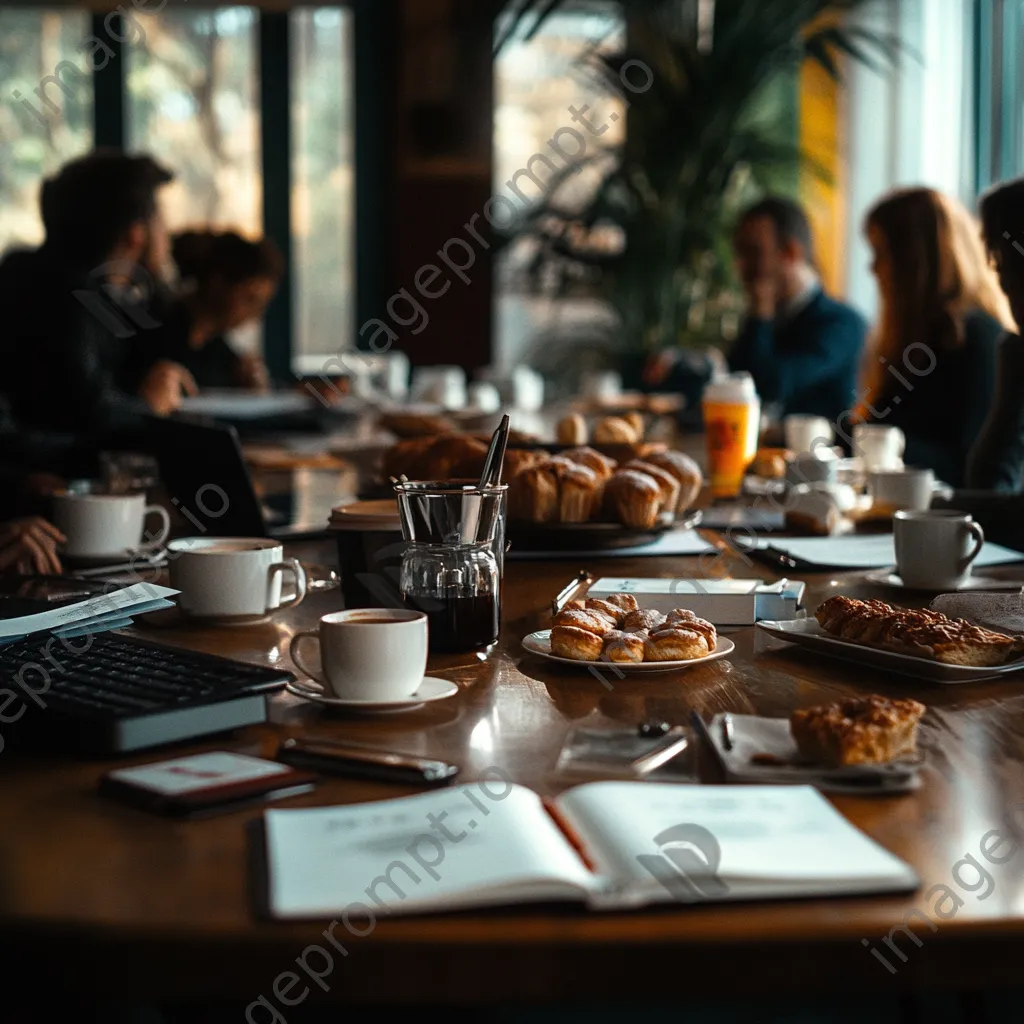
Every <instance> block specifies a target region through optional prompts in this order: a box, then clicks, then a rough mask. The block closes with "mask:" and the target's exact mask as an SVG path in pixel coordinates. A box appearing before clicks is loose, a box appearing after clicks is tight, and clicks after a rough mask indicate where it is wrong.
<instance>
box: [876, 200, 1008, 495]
mask: <svg viewBox="0 0 1024 1024" xmlns="http://www.w3.org/2000/svg"><path fill="white" fill-rule="evenodd" d="M864 230H865V234H866V236H867V239H868V242H869V243H870V245H871V249H872V252H873V255H874V262H873V263H872V271H873V273H874V275H875V278H876V279H877V282H878V291H879V297H880V300H881V301H880V316H879V322H878V326H877V329H876V332H875V334H874V337H873V339H872V345H871V350H870V353H869V359H868V370H867V374H866V378H865V390H864V392H863V393H864V400H863V403H862V404H861V406H860V408H859V409H858V413H857V418H858V419H860V420H862V421H864V422H870V423H884V424H886V425H891V426H895V427H899V428H900V429H901V430H902V431H903V433H904V434H905V435H906V440H907V443H906V451H905V452H904V461H905V462H906V464H907V465H910V466H916V467H922V468H930V469H933V470H934V471H935V473H936V475H937V476H938V477H939V479H940V480H944V481H945V482H947V483H949V484H952V485H953V486H954V487H959V486H962V485H963V483H964V481H965V479H966V476H967V460H968V454H969V452H970V450H971V446H972V445H973V443H974V441H975V439H976V438H977V437H978V434H979V432H980V431H981V428H982V425H983V423H984V422H985V418H986V416H987V415H988V412H989V410H990V408H991V406H992V401H993V395H994V392H995V378H996V348H997V344H998V341H999V338H1000V336H1001V335H1002V334H1003V332H1004V331H1005V330H1006V329H1007V328H1009V327H1010V326H1011V325H1012V323H1013V321H1012V318H1011V316H1010V308H1009V305H1008V303H1007V301H1006V297H1005V296H1004V295H1003V293H1002V292H1001V291H1000V289H999V281H998V278H997V277H996V274H995V272H994V271H993V269H992V267H991V265H990V263H989V260H988V258H987V255H986V252H985V248H984V246H983V244H982V239H981V232H980V229H979V226H978V224H977V223H976V222H975V221H974V219H973V218H972V217H971V215H970V214H969V213H968V212H967V210H966V209H964V207H963V206H962V205H961V204H960V203H959V202H957V201H956V200H955V199H952V198H950V197H949V196H945V195H942V194H941V193H939V192H936V191H935V190H933V189H929V188H910V189H902V190H899V191H896V192H893V193H891V194H890V195H888V196H886V197H884V198H883V199H882V200H881V201H880V202H878V203H877V204H876V205H875V206H874V207H873V208H872V209H871V210H870V211H869V212H868V215H867V217H866V219H865V226H864Z"/></svg>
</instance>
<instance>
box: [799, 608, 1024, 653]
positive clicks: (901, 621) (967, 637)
mask: <svg viewBox="0 0 1024 1024" xmlns="http://www.w3.org/2000/svg"><path fill="white" fill-rule="evenodd" d="M814 614H815V618H816V619H817V620H818V624H819V625H820V626H821V627H822V628H823V629H824V630H825V631H826V632H828V633H831V634H832V635H833V636H837V637H839V638H840V639H842V640H851V641H853V642H856V643H864V644H868V645H870V646H875V647H882V648H884V649H885V650H889V651H895V652H896V653H898V654H909V655H912V656H915V657H918V658H932V659H934V660H935V661H940V662H943V663H944V664H946V665H961V666H968V667H974V668H992V667H994V666H997V665H1004V664H1006V662H1008V661H1010V660H1012V659H1013V658H1016V657H1018V656H1020V655H1021V654H1022V653H1024V637H1021V636H1009V635H1007V634H1006V633H997V632H995V631H994V630H991V629H985V628H984V627H983V626H976V625H974V624H973V623H971V622H968V621H967V620H966V619H951V618H950V617H949V616H948V615H943V613H942V612H936V611H931V610H929V609H911V608H897V607H894V606H893V605H890V604H886V603H885V602H884V601H859V600H857V599H856V598H852V597H843V596H841V595H837V596H836V597H830V598H829V599H828V600H827V601H825V602H823V603H822V604H821V605H820V606H819V607H818V610H817V611H816V612H815V613H814Z"/></svg>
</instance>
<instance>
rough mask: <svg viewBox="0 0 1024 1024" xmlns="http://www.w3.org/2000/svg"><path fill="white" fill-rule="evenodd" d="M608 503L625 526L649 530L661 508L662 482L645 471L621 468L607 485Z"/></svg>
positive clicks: (606, 495) (613, 514)
mask: <svg viewBox="0 0 1024 1024" xmlns="http://www.w3.org/2000/svg"><path fill="white" fill-rule="evenodd" d="M604 500H605V507H606V508H607V509H608V511H609V512H610V513H611V515H612V518H614V519H617V520H618V521H619V522H620V523H622V524H623V526H630V527H634V528H636V529H640V530H649V529H651V527H652V526H654V524H655V523H656V522H657V521H658V513H659V512H660V511H661V509H662V501H661V486H660V485H659V484H658V481H657V480H655V479H654V477H652V476H648V475H647V474H646V473H639V472H637V471H636V470H635V469H620V470H618V471H617V472H616V473H614V474H613V475H612V478H611V479H610V480H609V481H608V483H607V484H606V485H605V489H604Z"/></svg>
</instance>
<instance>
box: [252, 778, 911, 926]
mask: <svg viewBox="0 0 1024 1024" xmlns="http://www.w3.org/2000/svg"><path fill="white" fill-rule="evenodd" d="M488 791H489V792H493V793H495V794H496V795H495V796H494V797H491V796H489V795H488ZM498 797H501V798H500V799H499V798H498ZM264 824H265V830H266V854H267V862H268V864H267V866H268V888H269V891H268V904H269V910H270V913H271V915H272V916H273V917H277V918H292V919H303V918H316V917H324V916H336V915H338V914H340V913H342V912H344V911H347V912H348V913H349V915H350V916H357V915H360V914H362V915H365V914H367V913H368V912H372V913H373V914H374V915H380V914H381V913H382V912H384V913H389V914H390V913H409V912H416V911H429V910H434V911H444V910H455V909H460V908H466V907H480V906H488V905H495V904H518V903H530V902H535V901H542V900H557V901H577V902H582V903H585V904H587V905H588V906H589V907H591V908H593V909H602V910H611V909H625V908H629V907H638V906H643V905H646V904H649V903H669V902H674V901H679V902H698V901H704V900H716V901H717V900H748V899H767V898H778V897H797V896H832V895H845V894H853V893H874V892H900V891H909V890H912V889H915V888H916V887H917V885H918V884H919V883H918V878H917V876H916V875H915V873H914V871H913V869H912V868H911V867H910V866H909V865H908V864H905V863H904V862H902V861H901V860H899V859H897V858H896V857H894V856H893V855H892V854H890V853H889V852H888V851H886V850H884V849H883V848H882V847H880V846H879V845H878V844H877V843H875V842H874V841H873V840H871V839H869V838H868V837H867V836H865V835H864V834H863V833H861V832H860V831H858V830H857V829H856V828H854V827H853V826H852V825H851V824H850V823H849V822H848V821H847V820H846V819H845V818H844V817H843V816H842V815H841V814H840V813H839V812H838V811H836V810H835V809H834V808H833V807H832V805H831V804H830V803H829V802H828V801H827V800H826V799H825V798H824V797H823V796H821V794H820V793H818V792H817V790H815V789H813V788H812V787H810V786H786V787H776V786H687V785H679V784H674V783H650V782H641V783H636V782H595V783H589V784H587V785H583V786H578V787H576V788H575V789H571V790H569V791H568V792H567V793H564V794H563V795H562V796H560V797H559V798H558V799H557V800H556V801H554V802H553V804H551V805H546V804H545V803H544V802H542V801H541V799H540V797H538V796H537V794H536V793H534V792H532V791H531V790H529V789H525V788H523V787H521V786H514V785H511V784H506V783H503V782H489V783H487V788H486V789H485V788H483V787H481V786H479V785H470V786H460V787H453V788H451V789H446V790H441V791H437V792H431V793H425V794H422V795H420V796H413V797H405V798H402V799H398V800H387V801H382V802H379V803H370V804H359V805H355V806H345V807H320V808H313V809H308V810H271V811H266V812H265V814H264Z"/></svg>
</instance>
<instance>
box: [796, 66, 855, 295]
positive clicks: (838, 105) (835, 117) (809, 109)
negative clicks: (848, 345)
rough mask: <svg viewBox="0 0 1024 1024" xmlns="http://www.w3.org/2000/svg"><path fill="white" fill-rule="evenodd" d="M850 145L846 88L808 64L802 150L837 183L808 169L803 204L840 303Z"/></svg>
mask: <svg viewBox="0 0 1024 1024" xmlns="http://www.w3.org/2000/svg"><path fill="white" fill-rule="evenodd" d="M844 141H845V140H844V138H843V117H842V90H841V87H840V86H839V85H838V84H837V83H836V82H834V81H833V80H832V79H831V78H830V77H829V76H828V75H827V74H826V73H825V71H824V70H823V69H822V68H821V67H820V66H819V65H817V64H813V63H811V62H810V61H808V62H807V63H806V64H805V65H804V68H803V71H802V73H801V76H800V145H801V148H802V149H803V151H804V152H805V153H806V154H807V155H808V156H810V157H812V158H813V159H814V160H815V161H816V162H817V163H819V164H821V165H822V167H823V168H824V169H825V170H826V172H827V173H828V175H829V176H830V179H831V180H823V179H822V178H821V177H820V176H819V175H817V174H816V173H815V171H814V170H813V169H812V168H811V167H804V168H803V169H802V170H801V172H800V199H801V201H802V202H803V203H804V205H805V207H806V208H807V212H808V215H809V216H810V218H811V227H812V229H813V231H814V240H815V246H816V248H817V257H818V266H819V270H820V271H821V276H822V281H823V282H824V285H825V290H826V291H828V292H829V293H831V294H832V295H836V296H840V297H841V296H842V294H843V282H844V280H845V274H846V262H845V257H846V244H845V241H846V180H845V171H846V159H845V152H844Z"/></svg>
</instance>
